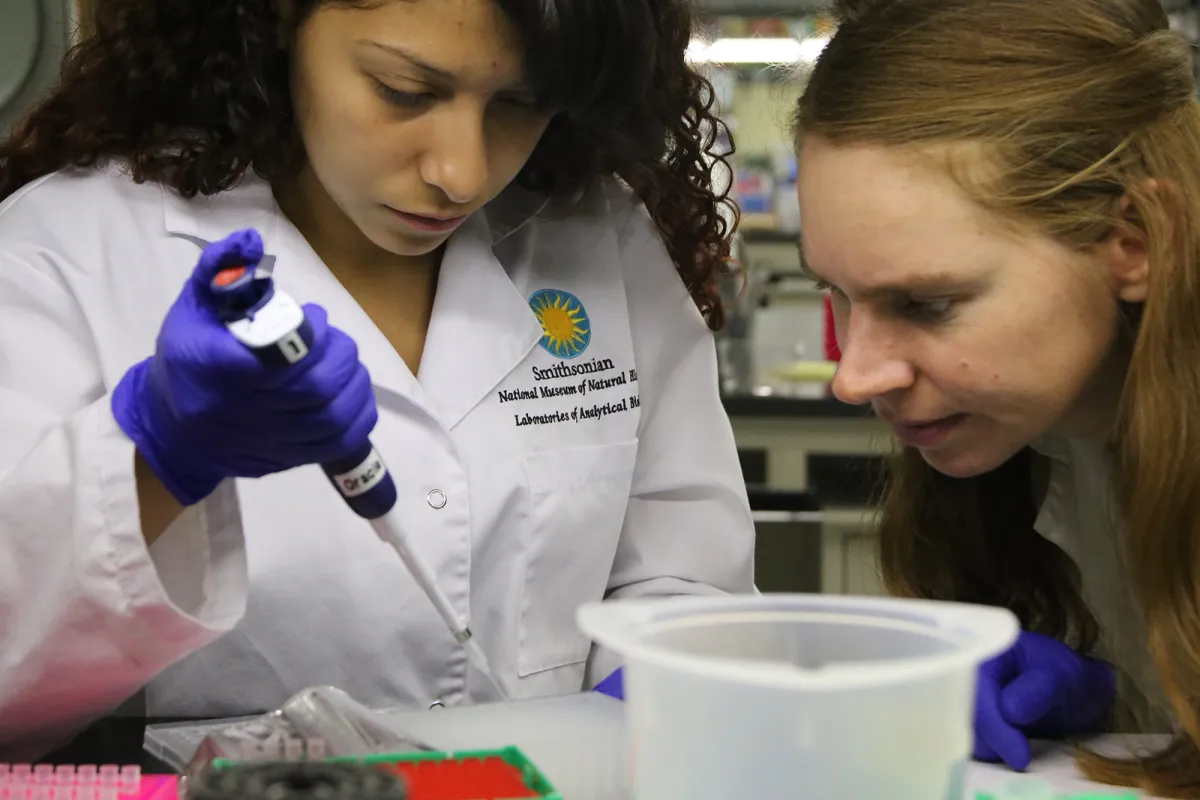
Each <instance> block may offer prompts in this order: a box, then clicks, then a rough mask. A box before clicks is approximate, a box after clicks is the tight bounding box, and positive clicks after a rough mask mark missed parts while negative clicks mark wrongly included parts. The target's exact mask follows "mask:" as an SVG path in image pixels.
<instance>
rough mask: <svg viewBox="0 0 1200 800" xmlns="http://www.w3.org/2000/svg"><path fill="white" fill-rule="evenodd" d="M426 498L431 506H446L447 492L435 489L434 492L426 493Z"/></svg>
mask: <svg viewBox="0 0 1200 800" xmlns="http://www.w3.org/2000/svg"><path fill="white" fill-rule="evenodd" d="M425 499H426V500H427V501H428V502H429V507H430V508H445V507H446V493H445V492H443V491H442V490H441V489H434V490H433V491H432V492H430V493H429V494H428V495H426V497H425Z"/></svg>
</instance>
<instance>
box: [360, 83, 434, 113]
mask: <svg viewBox="0 0 1200 800" xmlns="http://www.w3.org/2000/svg"><path fill="white" fill-rule="evenodd" d="M375 85H376V89H377V90H378V91H379V94H380V96H382V97H383V99H384V100H386V101H387V102H389V103H391V104H392V105H394V106H397V107H399V108H420V107H422V106H426V105H429V104H430V103H432V102H433V100H434V99H435V98H434V96H433V94H432V93H431V92H402V91H400V90H399V89H393V88H392V87H391V86H388V85H387V84H386V83H383V82H382V81H376V82H375Z"/></svg>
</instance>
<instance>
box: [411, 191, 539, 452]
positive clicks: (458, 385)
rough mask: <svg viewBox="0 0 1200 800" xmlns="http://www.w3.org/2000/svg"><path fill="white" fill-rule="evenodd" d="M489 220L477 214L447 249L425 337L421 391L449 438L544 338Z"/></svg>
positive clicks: (462, 228)
mask: <svg viewBox="0 0 1200 800" xmlns="http://www.w3.org/2000/svg"><path fill="white" fill-rule="evenodd" d="M490 220H491V217H490V216H484V215H482V214H476V215H475V216H473V217H471V218H470V219H469V220H467V221H466V222H465V223H463V225H462V226H461V227H460V228H459V229H458V231H457V232H455V234H454V236H452V237H451V238H450V241H449V242H448V243H447V245H446V252H445V253H444V254H443V256H442V267H441V273H440V274H439V276H438V288H437V296H436V297H435V299H434V305H433V316H432V318H431V320H430V323H429V331H428V333H427V334H426V337H425V351H424V354H423V355H422V358H421V370H420V379H421V385H422V386H423V387H424V389H425V391H426V393H427V395H428V397H429V398H430V400H431V401H432V403H433V405H434V407H435V408H436V409H437V416H438V418H439V419H440V420H441V422H442V424H443V425H444V426H445V427H446V429H447V430H449V429H451V428H453V427H454V426H455V425H457V424H458V422H459V421H460V420H462V418H463V417H464V416H466V414H467V412H469V411H470V410H471V409H472V408H474V407H475V405H476V404H477V403H479V401H480V400H482V399H483V398H484V397H486V396H487V393H488V392H489V391H491V390H492V389H493V388H495V387H496V386H497V385H498V384H499V383H500V382H501V381H502V380H504V378H505V377H507V376H508V374H509V373H511V372H512V371H513V369H515V368H516V367H517V366H518V365H519V364H520V363H521V362H522V361H523V360H524V359H525V357H526V356H528V355H529V353H530V351H532V350H533V348H534V347H536V346H537V343H538V341H539V340H540V339H541V338H542V334H543V331H542V326H541V323H539V322H538V320H537V317H536V316H535V315H534V313H533V311H532V309H530V307H529V300H528V298H526V297H525V296H524V295H523V294H522V293H521V292H520V290H518V288H517V286H516V285H515V284H514V283H513V280H512V277H511V275H510V273H509V271H508V270H506V269H505V267H504V265H502V264H501V263H500V261H499V260H498V259H497V258H496V255H495V253H494V252H493V249H492V248H493V245H492V242H493V241H496V240H497V239H496V234H495V233H494V232H493V231H492V229H491V228H490V226H489V222H490ZM510 233H511V231H510ZM516 258H517V259H519V258H520V256H517V257H516ZM509 266H510V268H513V267H515V266H517V265H515V264H510V265H509Z"/></svg>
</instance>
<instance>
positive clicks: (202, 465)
mask: <svg viewBox="0 0 1200 800" xmlns="http://www.w3.org/2000/svg"><path fill="white" fill-rule="evenodd" d="M262 256H263V244H262V240H261V239H260V238H259V235H258V233H256V232H255V231H253V230H245V231H239V232H237V233H234V234H233V235H231V236H229V237H227V238H226V239H223V240H222V241H219V242H215V243H213V244H211V245H209V246H208V247H206V248H205V249H204V251H203V253H201V255H200V262H199V264H197V266H196V269H195V270H194V271H193V273H192V276H191V278H190V279H189V280H188V282H187V284H186V285H185V286H184V288H183V291H182V293H181V294H180V295H179V298H178V299H177V300H176V301H175V304H174V305H172V306H171V309H170V310H169V311H168V312H167V317H166V320H164V322H163V324H162V328H161V330H160V331H159V335H158V340H157V344H156V350H155V354H154V355H153V356H151V357H150V358H148V359H146V360H145V361H142V362H141V363H139V364H135V365H134V366H133V367H132V368H130V370H129V371H128V372H127V373H125V376H124V377H123V378H122V379H121V381H120V382H119V383H118V384H117V387H116V389H115V390H114V391H113V396H112V411H113V416H114V417H115V418H116V420H117V424H118V425H119V426H120V427H121V430H123V431H124V432H125V434H126V435H127V436H129V438H130V439H132V440H133V442H134V445H135V446H136V447H137V450H138V452H139V453H141V455H142V457H143V458H144V459H145V460H146V463H147V464H148V465H149V466H150V469H151V470H152V471H153V472H154V474H155V475H157V476H158V478H159V480H161V481H162V482H163V484H164V485H165V486H166V487H167V489H169V490H170V491H171V493H172V494H173V495H174V496H175V497H176V498H177V499H178V500H179V501H180V502H181V503H183V504H184V505H191V504H193V503H197V502H199V501H200V500H203V499H204V498H205V497H207V496H208V495H209V494H211V493H212V491H213V490H214V489H216V488H217V485H218V484H219V483H220V482H221V481H223V480H224V479H226V478H235V477H236V478H257V477H262V476H264V475H270V474H272V473H276V472H283V471H285V470H288V469H292V468H293V467H299V466H304V465H306V464H318V463H323V462H327V461H333V460H335V459H337V458H339V457H342V456H345V455H346V454H347V453H349V452H350V451H352V450H354V449H355V448H356V447H358V446H359V445H361V444H362V442H364V441H366V440H367V437H368V435H369V434H370V433H371V430H372V429H373V428H374V427H375V422H376V418H377V411H376V408H375V395H374V392H373V391H372V389H371V379H370V376H369V375H368V374H367V370H366V367H364V366H363V365H362V363H360V362H359V360H358V347H357V346H356V345H355V343H354V341H353V340H352V339H351V338H350V337H349V336H347V335H346V334H345V333H342V332H341V331H339V330H338V329H337V328H334V327H332V326H331V325H329V324H328V322H327V320H326V315H325V311H324V309H322V308H321V307H320V306H316V305H306V306H305V307H304V313H305V317H306V319H307V320H308V322H309V324H310V325H311V327H312V337H313V342H312V346H311V347H310V348H309V354H308V356H307V357H305V358H304V359H303V360H301V361H300V362H299V363H296V364H292V365H290V366H287V367H282V368H281V367H277V366H270V365H265V364H263V363H261V362H260V361H259V359H258V358H257V357H256V356H255V355H254V354H253V353H252V352H251V351H250V350H248V349H247V348H246V347H245V346H244V345H242V344H241V343H240V342H239V341H238V340H237V339H236V338H234V336H233V335H232V334H231V333H230V332H229V331H228V330H226V328H225V326H224V325H223V324H222V322H221V320H220V319H219V318H218V316H217V309H216V308H215V300H214V298H213V296H212V293H211V290H210V286H211V282H212V279H213V277H214V276H215V275H216V274H217V273H218V272H219V271H220V270H222V269H226V268H229V267H232V266H247V267H250V268H253V267H255V266H256V265H257V264H258V263H259V261H261V260H262Z"/></svg>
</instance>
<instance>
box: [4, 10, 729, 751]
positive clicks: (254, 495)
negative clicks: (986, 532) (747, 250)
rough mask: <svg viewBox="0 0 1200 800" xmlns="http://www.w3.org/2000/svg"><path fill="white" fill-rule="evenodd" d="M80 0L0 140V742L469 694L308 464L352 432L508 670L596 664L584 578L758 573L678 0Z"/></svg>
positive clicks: (705, 157) (345, 450) (474, 692)
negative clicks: (241, 300) (294, 700)
mask: <svg viewBox="0 0 1200 800" xmlns="http://www.w3.org/2000/svg"><path fill="white" fill-rule="evenodd" d="M89 22H90V26H89V29H90V30H91V33H90V35H89V36H88V37H87V38H86V39H85V40H84V41H83V42H82V43H81V44H80V45H79V46H77V47H76V48H75V49H74V50H73V51H72V52H71V54H70V55H69V57H68V59H67V61H66V63H65V66H64V71H63V78H62V81H61V84H60V85H59V86H58V88H57V89H56V90H55V91H54V92H53V94H52V95H51V96H50V97H49V98H47V99H46V100H45V102H44V103H42V104H41V105H40V106H39V107H38V108H36V109H35V110H34V111H33V112H32V113H31V114H30V115H29V116H28V118H27V119H26V120H25V121H24V122H23V123H22V124H20V125H19V126H18V127H17V128H16V129H15V130H14V131H13V133H12V135H11V137H10V138H9V139H8V140H7V141H6V142H4V143H3V144H0V200H2V203H0V519H2V520H3V522H2V523H0V564H2V565H3V568H0V619H3V620H4V624H3V631H4V635H3V637H0V743H2V742H7V743H8V744H6V745H5V744H0V755H3V756H5V757H6V758H7V759H8V760H11V759H12V758H16V757H25V758H28V757H31V756H33V755H35V754H38V753H40V752H44V751H45V750H46V749H47V748H49V747H52V746H54V745H55V744H56V743H58V742H61V741H63V740H65V739H67V738H69V737H70V736H71V735H72V734H73V733H75V732H76V731H78V730H80V729H81V728H83V727H84V726H86V725H87V724H88V723H89V722H90V721H91V720H93V719H96V718H99V717H101V716H103V715H105V714H108V713H110V712H111V711H112V710H113V709H115V708H117V707H118V706H119V705H121V704H122V703H123V701H126V699H127V698H128V699H130V703H129V704H128V705H127V706H126V707H127V708H128V707H132V705H133V703H134V701H136V702H137V703H139V704H140V705H141V706H142V707H144V709H145V713H148V714H150V715H153V716H189V717H196V716H219V715H229V714H242V713H250V712H255V711H260V710H264V709H268V708H272V707H275V706H277V705H278V704H279V703H280V702H281V701H283V700H284V699H286V698H287V697H288V696H289V695H290V694H292V693H294V692H295V691H297V690H299V689H301V688H303V687H305V686H309V685H314V684H336V685H339V686H341V687H343V688H345V689H346V690H348V691H349V692H350V693H351V694H353V695H354V696H356V697H357V698H358V699H360V700H362V701H364V702H366V703H368V704H375V705H383V704H397V703H400V704H422V703H423V704H429V703H435V702H443V703H447V704H450V703H465V702H472V701H478V700H486V699H490V698H492V697H494V689H493V687H492V686H491V684H490V683H489V682H488V681H486V680H485V679H483V676H481V675H480V674H479V673H478V672H477V671H476V670H475V669H474V668H473V667H471V666H470V665H469V664H468V661H467V659H466V658H465V655H464V651H463V648H462V646H461V645H459V644H458V643H456V642H455V640H454V639H453V638H452V637H451V636H450V635H449V633H448V632H447V631H446V629H445V627H444V626H443V624H442V622H441V621H440V620H439V618H438V616H437V614H436V613H435V612H434V609H433V607H432V606H431V605H430V603H429V602H428V601H427V599H426V598H425V596H424V595H423V594H422V593H421V591H420V590H419V589H418V587H417V585H416V583H415V582H414V580H413V578H412V577H411V576H410V575H409V574H408V573H407V572H406V571H405V569H404V567H403V566H402V564H401V563H400V561H399V559H397V558H396V557H395V555H394V554H393V553H391V551H389V550H387V549H386V548H385V547H384V546H383V545H382V544H381V543H380V542H379V541H378V539H376V538H374V536H373V534H372V531H371V530H370V527H369V525H368V524H367V523H366V522H365V521H363V520H362V519H359V518H357V517H355V516H354V515H353V514H352V513H351V512H350V511H349V510H348V509H347V508H346V506H345V504H344V503H343V502H342V499H341V498H339V497H338V496H337V495H336V493H335V492H334V491H333V489H332V488H331V487H330V485H329V482H328V480H327V479H326V477H325V475H324V474H323V473H322V470H321V469H320V468H319V467H318V466H315V465H317V464H322V463H326V462H328V461H329V460H331V459H336V458H338V457H344V456H347V455H348V454H349V452H350V451H351V450H352V449H353V447H352V445H354V444H355V443H361V442H362V441H363V440H364V439H365V437H366V435H367V434H368V433H369V434H370V437H371V440H372V441H373V442H374V443H375V445H377V446H378V448H379V452H380V453H381V454H382V455H384V457H386V458H388V466H389V468H390V470H391V473H392V475H393V477H394V479H395V482H396V486H397V491H398V502H397V504H396V513H397V514H398V515H399V518H400V519H401V521H402V523H403V525H404V526H405V528H406V531H407V535H408V537H409V538H410V539H411V542H412V545H413V547H414V549H415V550H416V552H417V554H418V556H419V557H421V558H422V559H424V560H425V561H426V562H427V563H428V564H429V565H430V566H431V568H432V570H433V572H434V573H435V574H436V576H437V580H438V583H439V585H440V588H441V589H442V590H443V592H444V593H445V594H446V596H447V597H448V598H449V600H450V602H451V603H452V604H453V605H454V611H455V612H456V613H458V614H460V615H461V616H462V617H464V618H469V619H470V621H471V625H472V629H473V631H474V634H475V640H476V641H477V642H478V643H479V644H480V645H481V646H482V648H483V650H484V651H485V652H486V653H487V655H488V658H489V660H490V662H491V665H492V667H493V669H494V670H495V672H496V678H497V679H498V681H499V683H500V684H501V685H502V686H503V687H504V690H505V691H506V692H507V693H508V694H509V695H510V696H516V697H531V696H538V695H548V694H555V693H563V692H572V691H579V690H581V689H583V688H585V687H587V686H589V685H595V684H596V683H597V682H600V681H601V680H602V679H604V678H606V677H607V676H610V675H612V674H614V671H615V670H616V669H617V667H618V664H617V663H616V662H615V660H614V657H613V656H612V655H611V654H609V653H606V652H603V651H600V650H596V649H594V648H593V647H592V645H591V643H590V642H589V641H587V640H586V639H585V638H584V637H583V636H582V635H581V634H580V633H579V631H578V630H577V628H576V626H575V622H574V612H575V609H576V608H577V607H578V606H579V605H580V604H581V603H583V602H587V601H595V600H600V599H604V598H621V597H629V596H645V595H672V594H694V593H711V592H738V591H749V590H751V589H752V552H753V528H752V524H751V520H750V514H749V508H748V505H747V502H746V498H745V493H744V492H745V490H744V485H743V483H742V480H741V476H740V471H739V468H738V463H737V458H736V455H735V451H734V444H733V439H732V436H731V433H730V428H729V424H728V421H727V419H726V418H725V415H724V412H723V410H722V408H721V406H720V403H719V399H718V396H717V381H716V363H715V356H714V348H713V342H712V335H711V331H710V330H709V329H710V328H716V327H718V326H719V325H720V323H721V318H722V315H721V308H720V304H719V301H718V299H717V294H716V289H717V286H716V282H717V280H718V278H719V277H720V276H721V274H722V272H723V267H724V264H725V262H726V261H727V259H728V234H729V232H730V231H729V226H730V225H731V224H732V221H733V219H734V213H735V212H734V210H733V207H732V204H731V203H729V201H728V200H726V198H725V196H724V194H723V193H720V192H715V191H714V190H713V188H712V184H713V180H712V179H713V169H714V166H715V165H718V164H721V163H722V159H721V158H720V153H718V152H716V145H715V142H716V136H717V133H718V131H719V128H720V123H719V122H718V121H717V120H716V119H715V118H714V116H713V114H712V111H711V88H710V87H709V85H708V84H707V83H706V82H705V81H704V80H703V79H702V78H701V77H700V76H698V75H697V74H696V73H695V72H693V71H692V70H691V69H690V68H689V66H688V65H687V64H686V63H685V59H684V52H685V48H686V46H687V43H688V40H689V36H690V26H691V22H690V17H689V12H688V4H687V2H686V0H376V1H375V2H342V1H340V0H290V2H285V0H231V1H230V2H224V3H198V2H194V1H193V0H103V2H101V3H99V4H98V7H97V9H96V10H95V11H94V13H93V15H92V19H90V20H89ZM239 265H240V266H250V267H254V268H256V269H257V271H258V272H259V273H266V272H268V271H269V272H270V273H271V275H272V276H273V280H274V282H275V283H276V284H277V285H278V287H279V288H280V289H281V290H282V291H284V292H286V293H287V294H288V295H290V296H293V297H295V298H297V300H299V301H301V302H304V303H306V305H305V306H304V311H305V314H306V318H307V319H308V322H309V323H310V325H311V328H312V339H311V342H310V344H311V348H310V352H309V353H308V355H307V356H306V357H305V358H304V359H303V360H301V361H300V362H298V363H297V364H294V365H291V366H285V367H269V366H266V365H264V364H260V363H259V362H258V361H257V360H255V359H254V358H253V356H251V355H250V354H249V352H248V351H247V350H245V349H244V348H242V347H241V346H240V345H238V344H237V343H236V341H235V340H234V339H233V337H232V336H230V335H229V333H228V331H227V330H226V329H225V327H224V326H223V325H222V324H221V322H222V321H221V320H220V319H219V318H218V317H217V315H216V312H215V310H214V308H213V297H212V294H213V292H212V286H213V280H214V278H215V276H216V275H217V274H218V272H219V271H221V270H223V269H225V268H227V267H230V266H239ZM706 323H707V324H706ZM368 370H369V372H368ZM359 477H363V476H359ZM254 478H260V480H251V479H254ZM18 742H19V743H20V747H18V746H17V743H18Z"/></svg>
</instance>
